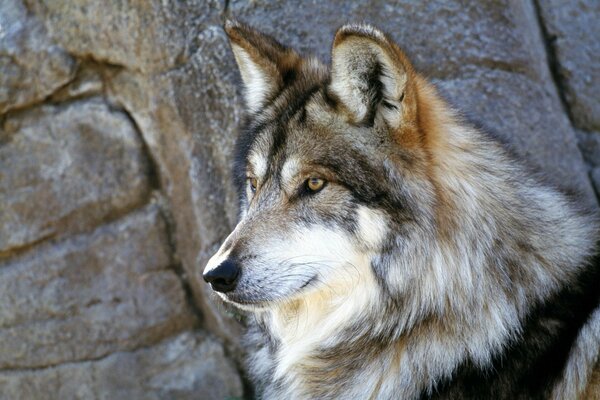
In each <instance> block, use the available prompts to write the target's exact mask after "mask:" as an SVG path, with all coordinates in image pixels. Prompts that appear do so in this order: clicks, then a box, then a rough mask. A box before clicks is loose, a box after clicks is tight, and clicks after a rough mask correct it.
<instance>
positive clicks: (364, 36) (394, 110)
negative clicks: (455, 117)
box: [330, 25, 411, 127]
mask: <svg viewBox="0 0 600 400" xmlns="http://www.w3.org/2000/svg"><path fill="white" fill-rule="evenodd" d="M408 68H411V67H410V64H408V60H406V59H405V57H404V55H403V54H402V53H401V52H400V50H399V49H398V48H397V47H396V46H395V45H394V44H393V43H392V42H391V41H390V40H389V39H388V38H387V37H386V36H385V35H384V34H383V33H382V32H380V31H379V30H377V29H375V28H372V27H370V26H368V25H345V26H343V27H341V28H340V29H338V31H337V32H336V34H335V39H334V41H333V49H332V55H331V85H330V90H332V91H333V93H334V94H335V95H336V96H337V97H338V98H339V100H340V101H341V102H342V103H343V104H344V105H345V106H346V108H347V110H348V111H349V112H350V115H351V117H352V119H353V120H354V122H355V123H360V124H366V125H373V124H374V123H375V121H376V118H379V117H383V119H384V120H385V122H386V123H387V124H388V125H389V126H391V127H398V126H399V125H400V123H401V120H402V111H403V110H402V107H403V104H402V103H403V100H404V95H405V89H406V86H407V81H408V75H409V74H408V70H407V69H408Z"/></svg>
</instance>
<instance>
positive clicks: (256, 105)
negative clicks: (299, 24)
mask: <svg viewBox="0 0 600 400" xmlns="http://www.w3.org/2000/svg"><path fill="white" fill-rule="evenodd" d="M224 28H225V32H226V33H227V36H228V37H229V41H230V44H231V49H232V50H233V54H234V57H235V60H236V62H237V65H238V68H239V71H240V75H241V77H242V82H243V84H244V89H245V93H244V95H245V99H246V105H247V107H248V110H249V111H250V112H255V111H258V110H259V109H260V108H262V107H263V106H264V105H265V104H266V103H267V102H268V101H269V99H271V98H272V97H273V96H275V95H276V94H277V93H278V92H279V91H280V90H281V88H282V87H283V85H284V83H285V82H284V80H285V78H286V77H287V76H290V74H291V72H293V71H294V69H295V68H296V67H297V65H298V64H299V63H300V62H301V58H300V56H299V55H298V54H297V53H296V52H295V51H294V50H292V49H290V48H288V47H286V46H284V45H282V44H281V43H279V42H278V41H277V40H275V39H274V38H272V37H271V36H269V35H266V34H264V33H262V32H259V31H257V30H255V29H253V28H252V27H250V26H248V25H245V24H243V23H241V22H238V21H234V20H227V21H226V22H225V26H224Z"/></svg>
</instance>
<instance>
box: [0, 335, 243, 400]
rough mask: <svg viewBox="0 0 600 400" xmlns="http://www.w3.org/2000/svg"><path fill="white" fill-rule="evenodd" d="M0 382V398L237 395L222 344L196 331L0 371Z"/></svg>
mask: <svg viewBox="0 0 600 400" xmlns="http://www.w3.org/2000/svg"><path fill="white" fill-rule="evenodd" d="M0 387H1V388H2V390H1V391H0V399H2V400H13V399H19V398H20V399H29V400H54V399H82V400H83V399H111V400H131V399H147V400H154V399H156V400H159V399H165V400H166V399H179V400H188V399H189V400H192V399H203V400H224V399H235V398H241V396H242V384H241V381H240V378H239V375H238V374H237V371H236V370H235V368H234V366H233V364H232V363H231V361H229V360H228V359H227V358H226V357H225V355H224V353H223V348H222V347H221V345H220V344H219V343H218V342H217V341H215V340H214V339H211V338H208V337H206V334H205V333H204V332H200V331H196V332H185V333H182V334H180V335H178V336H175V337H173V338H170V339H168V340H165V341H164V342H162V343H160V344H158V345H156V346H153V347H149V348H144V349H141V350H137V351H134V352H129V353H116V354H113V355H111V356H108V357H106V358H103V359H101V360H98V361H91V362H81V363H72V364H65V365H61V366H59V367H55V368H46V369H42V370H34V371H22V372H21V371H17V372H0Z"/></svg>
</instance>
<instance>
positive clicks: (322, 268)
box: [269, 211, 379, 383]
mask: <svg viewBox="0 0 600 400" xmlns="http://www.w3.org/2000/svg"><path fill="white" fill-rule="evenodd" d="M369 214H370V211H364V212H363V215H364V217H363V218H367V217H371V216H372V215H369ZM363 228H364V229H365V232H366V234H367V235H368V236H369V237H370V238H371V239H375V236H377V238H378V237H379V234H378V233H377V234H376V233H375V232H374V231H373V230H372V229H371V228H372V227H371V226H370V225H369V224H368V223H366V222H364V223H363ZM269 256H270V257H274V258H276V259H291V260H296V261H297V262H301V263H302V264H303V267H302V269H303V271H306V272H307V273H309V274H315V275H317V276H318V277H319V278H318V279H319V281H320V282H324V283H325V284H324V285H319V284H318V283H317V284H316V285H315V287H314V288H313V289H310V290H309V291H305V292H303V293H302V294H301V295H300V296H301V297H299V298H296V299H292V300H291V301H289V302H285V303H283V304H280V305H278V306H277V307H276V308H275V309H274V310H273V311H272V313H271V323H272V328H273V332H274V333H275V334H276V335H277V336H278V339H279V340H280V341H281V345H282V346H281V349H280V352H279V353H278V355H277V358H278V362H277V368H276V371H275V378H283V377H286V376H287V378H286V379H288V378H289V379H292V377H291V376H288V375H289V373H290V370H291V369H293V366H294V365H295V364H296V363H298V362H299V361H301V360H302V359H303V358H304V357H306V356H308V355H309V354H310V352H311V351H313V350H314V349H315V348H316V346H317V345H318V344H320V343H323V342H324V341H326V340H328V339H329V338H333V337H335V335H336V332H338V331H339V329H341V328H342V327H344V326H346V325H347V324H348V322H349V321H352V320H353V318H355V317H356V315H357V313H360V312H368V309H369V305H371V304H372V303H373V302H374V301H377V298H378V297H377V295H378V293H379V292H378V286H377V284H376V281H375V277H374V276H373V273H372V271H371V267H370V258H369V254H368V253H366V252H364V251H361V250H360V249H358V248H357V247H356V246H355V244H354V240H353V238H351V237H350V236H349V235H348V234H346V233H344V232H340V231H335V230H332V229H327V228H324V227H318V226H313V227H311V228H303V229H300V230H297V231H296V232H295V233H293V234H292V235H290V236H289V237H286V238H282V239H281V240H279V241H278V243H277V244H275V243H272V244H270V245H269ZM292 380H293V379H292ZM290 383H291V382H290Z"/></svg>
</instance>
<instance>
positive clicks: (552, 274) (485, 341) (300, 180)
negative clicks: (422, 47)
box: [206, 22, 600, 399]
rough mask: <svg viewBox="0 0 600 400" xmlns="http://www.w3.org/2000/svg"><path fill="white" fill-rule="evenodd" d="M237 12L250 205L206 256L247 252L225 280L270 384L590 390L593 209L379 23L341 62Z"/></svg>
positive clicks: (467, 393)
mask: <svg viewBox="0 0 600 400" xmlns="http://www.w3.org/2000/svg"><path fill="white" fill-rule="evenodd" d="M225 30H226V32H227V34H228V35H229V38H230V40H231V45H232V50H233V53H234V55H235V58H236V61H237V62H238V65H239V68H240V73H241V77H242V81H243V83H244V87H245V90H246V102H247V106H248V109H249V116H248V120H247V123H246V126H245V128H244V130H243V132H242V134H241V136H240V139H239V142H238V148H237V157H236V163H235V167H234V168H235V176H236V183H237V185H238V187H239V190H240V209H241V212H240V222H239V224H238V225H237V227H236V228H235V230H234V231H233V232H232V233H231V235H230V236H229V237H228V238H227V239H226V240H225V242H224V243H223V246H222V247H221V249H220V250H219V251H218V252H217V254H215V256H214V257H213V258H212V259H211V261H210V262H209V264H208V265H207V267H206V271H210V270H212V269H214V268H217V267H218V265H219V264H220V263H221V262H223V261H224V260H226V259H228V260H235V262H236V263H238V264H239V265H241V268H240V271H241V272H240V276H239V278H238V282H237V285H236V287H235V290H232V291H230V292H227V293H219V294H220V295H221V297H222V298H223V299H224V300H225V301H229V302H232V303H233V304H235V305H237V306H239V307H240V308H243V309H245V310H248V311H249V312H250V321H251V322H250V326H249V330H248V334H247V336H246V338H247V339H246V343H247V346H248V348H249V349H251V350H250V351H249V352H250V357H249V360H248V366H249V369H250V373H251V375H252V380H253V382H254V383H255V385H256V388H257V391H258V394H259V396H260V397H262V398H267V399H275V398H291V399H304V398H320V399H338V398H365V399H397V398H402V399H418V398H421V399H434V398H435V399H437V398H439V399H466V398H473V399H480V398H494V399H533V398H540V399H541V398H544V399H546V398H554V399H559V398H560V399H563V398H565V399H570V398H573V399H574V398H580V397H581V396H584V393H586V390H587V393H588V395H589V393H590V390H593V389H590V387H591V386H590V385H592V384H593V382H594V380H595V379H596V378H595V377H597V376H598V373H599V372H598V370H597V368H598V362H599V361H598V360H599V359H598V357H599V353H600V345H599V343H600V338H599V333H598V332H599V330H600V329H599V325H598V324H599V322H598V321H600V317H598V315H600V314H599V313H600V311H599V309H598V304H599V295H600V294H599V292H600V291H599V290H598V288H599V287H600V286H599V283H600V280H599V271H598V265H599V264H598V262H597V260H596V259H595V258H594V256H595V252H596V247H597V241H598V237H599V232H600V231H599V228H598V221H597V217H596V214H595V213H594V212H592V211H589V210H585V209H583V208H582V207H580V206H578V205H577V203H576V201H574V200H573V199H572V198H569V197H568V196H566V195H565V194H563V193H562V192H561V191H560V190H558V189H556V188H553V187H551V186H548V185H546V184H544V183H543V182H542V180H541V179H540V178H539V177H537V176H536V175H534V174H532V173H531V172H529V171H528V170H527V168H526V167H525V166H524V165H523V163H522V162H521V161H519V160H517V159H516V158H515V157H514V156H512V155H511V154H510V152H509V151H507V149H506V148H505V147H504V146H503V145H502V144H501V143H499V142H498V141H496V140H495V139H494V138H493V137H491V136H490V135H488V134H487V133H485V132H483V131H481V130H479V129H476V128H475V127H473V126H470V125H469V124H468V123H466V122H465V121H464V120H463V119H462V118H461V117H460V115H459V114H458V113H457V112H456V111H454V110H453V109H452V108H451V107H449V106H448V105H447V104H446V103H445V102H444V101H443V100H442V99H441V98H440V96H439V95H438V94H437V93H436V90H435V88H434V87H433V86H432V85H431V84H430V83H428V82H427V81H426V79H424V78H423V77H422V76H421V75H419V74H418V73H417V72H416V71H415V70H414V68H413V66H412V64H411V63H410V61H409V60H408V57H407V56H406V55H405V54H404V53H403V52H402V50H401V49H400V48H399V47H398V46H397V45H396V44H395V43H394V42H393V41H392V40H391V39H390V38H389V37H388V36H387V35H385V34H384V33H382V32H380V31H379V30H377V29H376V28H373V27H371V26H368V25H346V26H343V27H342V28H340V29H339V30H338V31H337V33H336V35H335V38H334V41H333V47H332V63H331V68H330V69H328V68H327V67H325V66H323V65H322V64H321V63H319V62H318V61H317V60H315V59H313V58H303V57H301V56H300V55H299V54H298V53H297V52H295V51H294V50H292V49H290V48H288V47H285V46H284V45H282V44H280V43H278V42H277V41H276V40H275V39H273V38H271V37H269V36H267V35H265V34H262V33H259V32H258V31H256V30H254V29H252V28H251V27H249V26H246V25H244V24H241V23H239V22H228V23H227V24H226V25H225ZM249 178H251V179H253V180H252V182H256V183H257V186H256V187H255V188H253V187H252V186H251V185H250V184H249V183H248V182H250V181H249V180H248V179H249ZM311 178H319V179H322V180H323V182H325V184H324V187H323V188H322V189H321V190H319V191H318V192H311V191H310V190H309V189H307V182H308V180H309V179H311ZM594 368H596V369H594ZM596 380H597V379H596Z"/></svg>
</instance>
